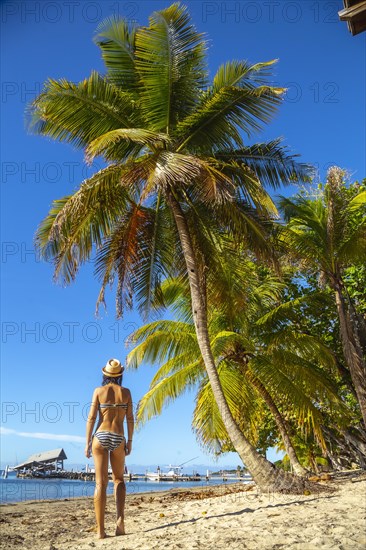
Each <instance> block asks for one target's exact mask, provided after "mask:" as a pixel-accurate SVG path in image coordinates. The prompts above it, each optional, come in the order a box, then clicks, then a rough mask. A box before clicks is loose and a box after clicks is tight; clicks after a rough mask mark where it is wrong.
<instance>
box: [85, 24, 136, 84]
mask: <svg viewBox="0 0 366 550" xmlns="http://www.w3.org/2000/svg"><path fill="white" fill-rule="evenodd" d="M135 37H136V26H135V25H134V24H133V23H129V22H127V21H125V20H124V19H122V18H119V17H116V16H112V17H107V18H106V19H104V20H103V21H102V22H101V23H100V24H99V26H98V28H97V35H96V36H95V38H94V42H95V43H96V44H97V45H98V46H99V47H100V49H101V51H102V58H103V61H104V63H105V65H106V67H107V71H108V73H107V74H108V80H109V81H110V82H111V83H112V84H114V85H116V86H118V88H120V89H121V90H125V91H128V92H130V93H132V92H135V93H136V92H137V90H138V88H139V87H140V82H139V74H138V72H137V70H136V65H135Z"/></svg>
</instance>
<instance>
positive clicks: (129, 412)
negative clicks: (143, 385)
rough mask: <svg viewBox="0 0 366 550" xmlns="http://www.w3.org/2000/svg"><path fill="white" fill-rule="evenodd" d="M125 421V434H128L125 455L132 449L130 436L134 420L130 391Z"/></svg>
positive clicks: (131, 435)
mask: <svg viewBox="0 0 366 550" xmlns="http://www.w3.org/2000/svg"><path fill="white" fill-rule="evenodd" d="M126 422H127V435H128V440H127V444H126V455H129V454H130V453H131V450H132V437H133V430H134V427H135V421H134V418H133V405H132V397H131V392H130V391H129V398H128V402H127V411H126Z"/></svg>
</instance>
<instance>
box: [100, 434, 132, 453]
mask: <svg viewBox="0 0 366 550" xmlns="http://www.w3.org/2000/svg"><path fill="white" fill-rule="evenodd" d="M94 436H95V437H96V438H97V439H98V441H99V443H100V444H101V445H102V446H103V447H104V448H105V449H108V451H114V450H115V449H117V448H118V447H119V446H120V445H121V444H122V443H123V442H124V441H126V439H125V436H124V435H120V434H115V433H113V432H104V431H101V432H95V434H94Z"/></svg>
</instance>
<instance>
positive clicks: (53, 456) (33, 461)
mask: <svg viewBox="0 0 366 550" xmlns="http://www.w3.org/2000/svg"><path fill="white" fill-rule="evenodd" d="M66 459H67V456H66V453H65V451H64V450H63V449H54V450H52V451H45V452H44V453H36V454H34V455H31V456H30V457H29V458H28V459H27V460H26V461H25V462H22V463H21V464H18V465H17V466H14V467H13V470H18V471H20V470H31V471H38V472H46V471H58V470H63V469H64V460H66Z"/></svg>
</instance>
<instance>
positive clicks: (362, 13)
mask: <svg viewBox="0 0 366 550" xmlns="http://www.w3.org/2000/svg"><path fill="white" fill-rule="evenodd" d="M343 5H344V9H343V10H341V11H339V12H338V15H339V18H340V20H341V21H347V25H348V30H349V31H350V32H351V33H352V34H353V36H354V35H355V34H360V33H361V32H363V31H365V30H366V1H365V0H362V1H360V0H343Z"/></svg>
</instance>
